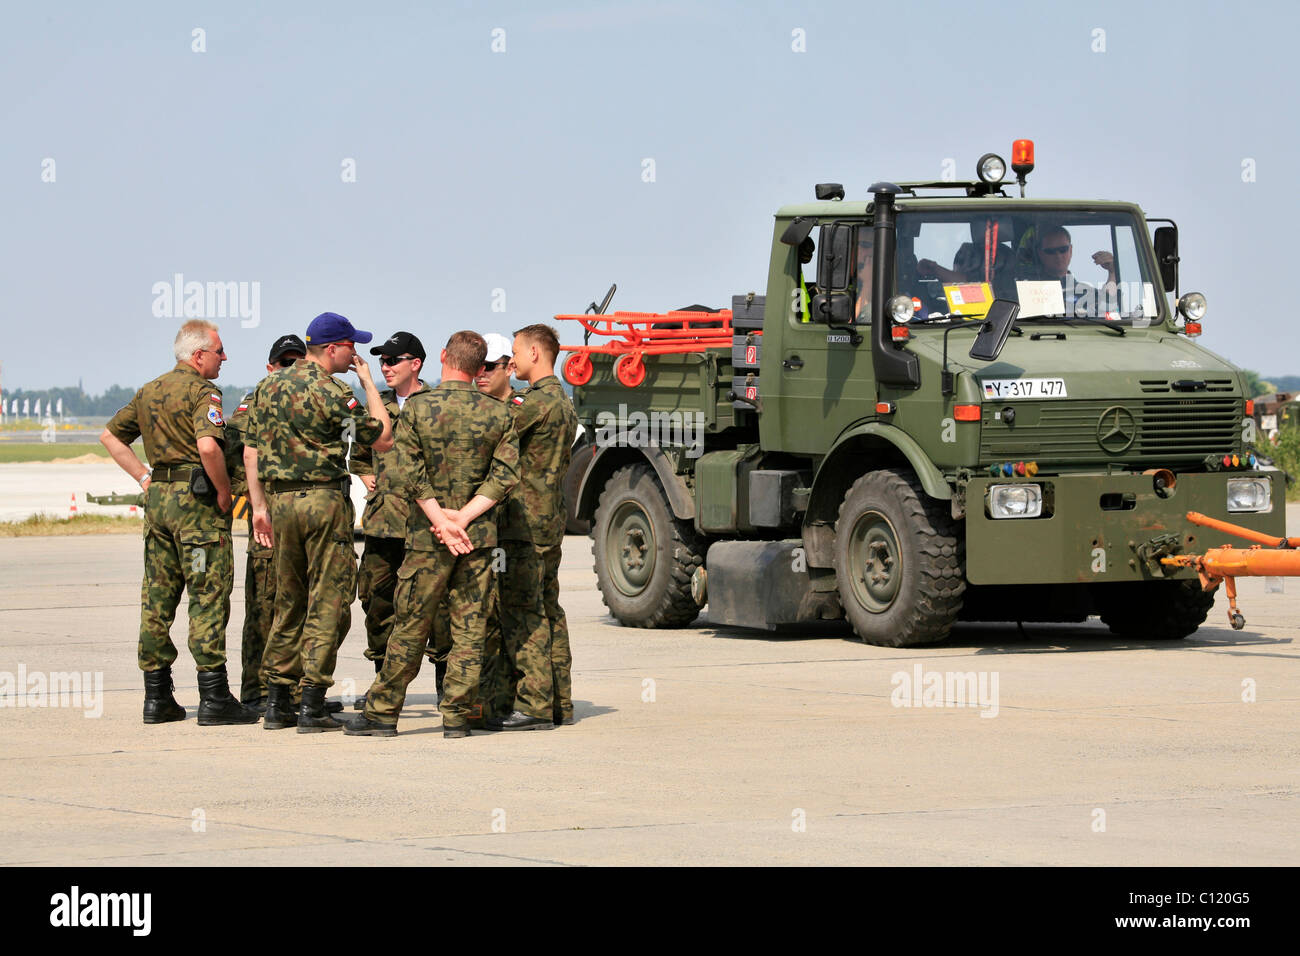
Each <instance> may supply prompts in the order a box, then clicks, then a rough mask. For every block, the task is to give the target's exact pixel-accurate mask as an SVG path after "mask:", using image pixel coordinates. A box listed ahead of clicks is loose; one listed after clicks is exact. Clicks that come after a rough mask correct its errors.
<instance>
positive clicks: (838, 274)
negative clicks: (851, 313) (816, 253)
mask: <svg viewBox="0 0 1300 956" xmlns="http://www.w3.org/2000/svg"><path fill="white" fill-rule="evenodd" d="M854 232H855V230H854V228H853V227H852V226H851V225H849V224H848V223H842V222H836V223H831V224H830V225H829V226H823V227H822V231H821V242H820V243H818V248H820V249H821V259H820V261H819V262H818V265H817V287H818V288H820V289H822V290H824V291H827V292H839V291H845V290H847V289H848V288H849V266H850V264H851V262H852V258H851V253H852V244H853V234H854Z"/></svg>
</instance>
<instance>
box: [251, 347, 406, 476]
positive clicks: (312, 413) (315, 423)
mask: <svg viewBox="0 0 1300 956" xmlns="http://www.w3.org/2000/svg"><path fill="white" fill-rule="evenodd" d="M248 412H249V415H248V423H247V426H246V427H245V429H244V432H243V436H244V444H246V445H247V446H248V447H249V448H254V449H256V450H257V477H258V480H259V481H262V482H267V481H332V480H334V479H336V478H344V477H346V476H347V473H348V471H347V467H346V460H347V443H348V439H349V438H352V439H354V440H355V441H356V442H357V444H362V445H369V444H370V443H372V442H374V441H375V440H376V439H377V438H379V436H380V435H382V434H383V433H384V426H383V425H382V424H381V423H380V422H379V421H378V420H376V419H374V418H371V417H370V416H369V415H367V414H366V410H365V408H364V407H362V405H361V403H360V402H358V401H357V399H356V396H354V395H353V394H352V389H351V388H349V387H348V386H347V384H346V383H345V382H343V381H342V380H341V379H338V378H335V377H334V376H333V375H331V374H330V373H329V372H327V371H325V369H323V368H321V367H320V366H319V365H317V364H316V363H315V362H311V361H301V362H294V363H293V365H291V366H289V367H288V368H282V369H276V370H275V371H274V372H272V373H271V374H269V375H268V376H266V378H264V379H262V381H261V382H259V383H258V385H257V389H256V390H255V391H254V392H253V400H252V403H251V407H250V408H249V409H248Z"/></svg>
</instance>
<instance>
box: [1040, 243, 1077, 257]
mask: <svg viewBox="0 0 1300 956" xmlns="http://www.w3.org/2000/svg"><path fill="white" fill-rule="evenodd" d="M1039 251H1040V252H1042V254H1043V255H1045V256H1063V255H1065V254H1066V253H1067V252H1069V251H1070V244H1069V243H1068V242H1067V243H1066V244H1065V245H1063V246H1043V248H1042V249H1041V250H1039Z"/></svg>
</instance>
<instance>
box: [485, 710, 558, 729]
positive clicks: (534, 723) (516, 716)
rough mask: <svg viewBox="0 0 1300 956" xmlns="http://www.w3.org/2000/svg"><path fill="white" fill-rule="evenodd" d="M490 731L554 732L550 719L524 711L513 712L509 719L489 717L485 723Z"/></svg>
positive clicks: (553, 724)
mask: <svg viewBox="0 0 1300 956" xmlns="http://www.w3.org/2000/svg"><path fill="white" fill-rule="evenodd" d="M483 723H484V726H485V727H486V728H487V729H488V730H554V729H555V723H554V722H553V721H552V720H551V719H550V718H549V717H533V716H532V715H530V714H525V713H524V712H523V711H522V710H515V711H511V712H510V715H509V716H507V717H489V718H488V719H487V720H486V721H484V722H483Z"/></svg>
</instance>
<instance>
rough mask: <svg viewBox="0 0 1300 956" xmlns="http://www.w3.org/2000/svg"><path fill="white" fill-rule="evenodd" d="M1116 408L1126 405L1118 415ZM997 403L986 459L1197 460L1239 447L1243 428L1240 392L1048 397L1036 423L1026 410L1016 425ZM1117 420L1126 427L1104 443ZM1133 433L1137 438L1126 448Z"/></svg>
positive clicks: (987, 410) (984, 443)
mask: <svg viewBox="0 0 1300 956" xmlns="http://www.w3.org/2000/svg"><path fill="white" fill-rule="evenodd" d="M1116 409H1119V410H1120V411H1119V414H1118V417H1117V418H1116V417H1115V416H1116V411H1115V410H1116ZM997 410H998V409H996V408H994V407H992V406H990V405H987V404H986V405H985V406H984V421H983V427H982V428H981V429H980V459H981V461H982V462H985V463H987V462H989V461H994V460H997V461H1001V460H1004V459H1006V458H1008V457H1018V456H1025V457H1028V456H1031V455H1032V456H1033V457H1035V458H1037V459H1039V460H1041V461H1044V462H1061V463H1067V462H1069V463H1075V462H1084V463H1087V462H1143V463H1148V462H1149V463H1151V464H1156V463H1164V462H1168V461H1172V460H1177V461H1184V460H1199V459H1202V458H1204V457H1205V456H1206V455H1222V454H1223V453H1224V452H1226V451H1231V450H1233V448H1235V447H1236V443H1237V441H1238V438H1239V437H1240V434H1241V418H1242V411H1241V401H1240V399H1237V398H1217V397H1216V398H1181V397H1179V398H1174V397H1170V398H1148V399H1144V400H1141V401H1131V402H1127V403H1125V402H1110V401H1096V402H1094V401H1085V402H1071V401H1063V402H1044V403H1043V404H1042V405H1040V406H1038V412H1039V419H1038V423H1037V424H1033V425H1030V424H1022V422H1024V420H1025V419H1027V418H1029V417H1030V416H1028V415H1022V417H1021V421H1019V422H1017V423H1016V425H1015V427H1014V428H1007V427H1005V425H1004V424H1003V423H1002V422H1000V421H997V420H994V419H993V413H994V412H995V411H997ZM1103 413H1107V424H1106V426H1105V427H1100V428H1099V425H1100V422H1101V418H1102V414H1103ZM1126 413H1127V414H1126ZM1129 416H1131V419H1130V418H1129ZM1115 426H1118V427H1119V430H1120V433H1119V434H1118V435H1115V434H1112V435H1111V437H1110V438H1109V441H1108V448H1109V450H1108V448H1103V447H1102V445H1101V444H1100V443H1099V442H1098V437H1099V433H1101V434H1105V433H1108V432H1111V433H1113V432H1115ZM1129 434H1131V435H1132V443H1131V444H1129V445H1128V447H1126V448H1122V446H1123V445H1124V442H1125V440H1126V439H1127V436H1128V435H1129ZM1121 448H1122V450H1121Z"/></svg>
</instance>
